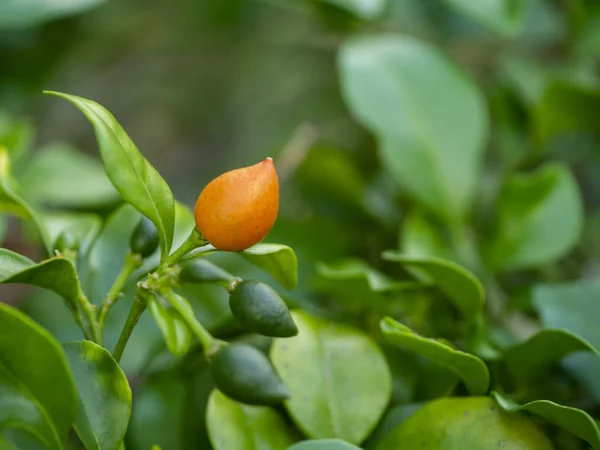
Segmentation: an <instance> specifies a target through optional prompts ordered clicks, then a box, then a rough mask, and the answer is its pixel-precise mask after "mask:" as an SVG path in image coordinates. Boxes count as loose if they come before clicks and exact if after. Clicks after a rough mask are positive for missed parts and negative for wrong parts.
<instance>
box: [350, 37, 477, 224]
mask: <svg viewBox="0 0 600 450" xmlns="http://www.w3.org/2000/svg"><path fill="white" fill-rule="evenodd" d="M339 68H340V71H341V83H342V88H343V94H344V97H345V99H346V102H347V104H348V106H349V108H350V109H351V111H352V113H353V114H354V116H355V117H356V118H357V119H358V120H359V121H360V122H361V123H362V124H363V125H365V126H366V127H367V128H369V130H370V131H371V132H373V133H374V134H375V135H376V137H377V139H378V143H379V147H380V149H379V150H380V152H381V157H382V159H383V161H382V162H383V165H384V167H386V168H387V169H388V170H389V171H390V173H391V174H392V175H393V176H394V178H395V180H396V182H398V183H399V184H400V185H402V186H404V187H405V188H406V189H407V190H409V191H410V193H412V194H413V195H414V196H415V197H417V198H418V199H419V200H420V201H421V202H423V204H424V205H426V206H427V207H428V208H430V209H431V210H433V211H435V212H437V213H438V214H440V215H441V216H442V217H443V218H445V219H446V220H451V221H457V220H460V219H462V218H463V217H464V216H465V215H466V214H467V213H468V211H469V209H470V207H471V203H472V199H473V195H474V193H475V191H476V183H477V181H478V178H479V170H480V163H481V156H482V152H483V147H484V141H485V135H486V133H487V114H486V109H485V102H484V99H483V97H482V95H481V94H480V92H479V91H478V89H477V87H476V86H475V85H474V84H473V83H472V82H471V81H470V80H469V79H468V77H467V76H466V75H465V74H464V73H462V71H461V70H460V69H459V68H458V67H456V66H455V65H454V64H453V63H452V62H451V61H449V60H448V58H447V57H446V56H444V55H443V54H442V53H441V52H440V51H438V50H437V49H436V48H434V47H432V46H430V45H428V44H426V43H423V42H421V41H419V40H417V39H414V38H412V37H408V36H403V37H398V36H368V37H360V38H355V39H352V40H350V41H349V42H347V43H346V44H344V46H343V47H342V50H341V52H340V55H339ZM439 86H444V89H443V90H441V91H440V89H439Z"/></svg>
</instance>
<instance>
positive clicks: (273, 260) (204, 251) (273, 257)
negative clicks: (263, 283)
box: [182, 244, 298, 290]
mask: <svg viewBox="0 0 600 450" xmlns="http://www.w3.org/2000/svg"><path fill="white" fill-rule="evenodd" d="M217 251H219V250H217V249H216V248H214V247H213V246H212V245H206V246H204V247H202V248H199V249H197V250H194V251H192V252H190V253H189V254H188V255H186V256H185V257H184V258H183V259H182V261H186V260H189V259H192V258H196V257H200V256H206V255H210V254H211V253H214V252H217ZM237 254H238V255H240V256H241V257H242V258H244V259H245V260H246V261H248V262H249V263H251V264H254V265H255V266H257V267H259V268H261V269H263V270H264V271H265V272H267V273H268V274H269V275H271V276H272V277H273V278H274V279H275V281H277V282H278V283H279V284H281V285H282V286H283V287H284V288H286V289H288V290H291V289H294V288H295V287H296V285H297V284H298V259H297V258H296V253H295V252H294V250H293V249H292V248H291V247H288V246H287V245H282V244H256V245H255V246H253V247H250V248H249V249H247V250H244V251H242V252H237Z"/></svg>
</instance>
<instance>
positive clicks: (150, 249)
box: [129, 217, 159, 258]
mask: <svg viewBox="0 0 600 450" xmlns="http://www.w3.org/2000/svg"><path fill="white" fill-rule="evenodd" d="M158 244H159V238H158V231H157V230H156V227H155V226H154V224H153V223H152V222H151V221H150V219H148V218H147V217H142V219H141V220H140V221H139V223H138V224H137V225H136V227H135V228H134V230H133V233H131V239H130V241H129V246H130V248H131V252H132V253H134V254H137V255H140V256H141V257H142V258H147V257H148V256H150V255H152V253H154V252H155V251H156V249H157V248H158Z"/></svg>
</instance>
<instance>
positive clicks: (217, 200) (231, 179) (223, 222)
mask: <svg viewBox="0 0 600 450" xmlns="http://www.w3.org/2000/svg"><path fill="white" fill-rule="evenodd" d="M278 211H279V183H278V181H277V172H276V171H275V166H274V164H273V160H272V159H271V158H266V159H265V160H264V161H262V162H259V163H258V164H255V165H253V166H248V167H242V168H240V169H235V170H231V171H229V172H225V173H224V174H222V175H220V176H219V177H217V178H215V179H214V180H212V181H211V182H210V183H209V184H208V185H207V186H206V187H205V188H204V190H203V191H202V192H201V193H200V196H199V197H198V201H197V202H196V207H195V208H194V217H195V219H196V226H197V227H198V230H199V231H200V232H201V233H202V234H203V235H204V237H205V238H206V240H207V241H208V242H209V243H210V244H212V245H213V246H215V247H216V248H218V249H219V250H226V251H232V252H239V251H242V250H245V249H247V248H249V247H252V246H253V245H254V244H257V243H258V242H260V241H261V240H263V238H264V237H265V236H266V235H267V234H269V231H271V228H272V227H273V224H274V223H275V219H277V213H278Z"/></svg>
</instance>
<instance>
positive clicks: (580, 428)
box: [492, 392, 600, 448]
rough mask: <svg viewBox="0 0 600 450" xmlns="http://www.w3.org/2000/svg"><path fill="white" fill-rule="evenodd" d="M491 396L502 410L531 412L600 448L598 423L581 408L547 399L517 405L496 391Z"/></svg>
mask: <svg viewBox="0 0 600 450" xmlns="http://www.w3.org/2000/svg"><path fill="white" fill-rule="evenodd" d="M492 396H493V397H494V399H495V400H496V402H497V403H498V405H500V407H501V408H502V409H503V410H504V411H507V412H511V413H514V412H519V411H522V412H528V413H531V414H533V415H535V416H537V417H539V418H541V419H544V420H546V421H547V422H549V423H551V424H553V425H556V426H557V427H560V428H563V429H565V430H567V431H570V432H571V433H573V434H574V435H576V436H579V437H580V438H581V439H583V440H584V441H586V442H588V443H589V444H591V445H592V446H593V447H594V448H600V430H599V429H598V425H597V424H596V422H595V421H594V419H592V418H591V417H590V416H589V414H588V413H586V412H585V411H582V410H581V409H577V408H570V407H568V406H563V405H559V404H557V403H554V402H551V401H549V400H536V401H533V402H529V403H526V404H524V405H519V404H517V403H515V402H513V401H512V400H510V399H508V398H506V397H503V396H501V395H500V394H498V393H497V392H492Z"/></svg>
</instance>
